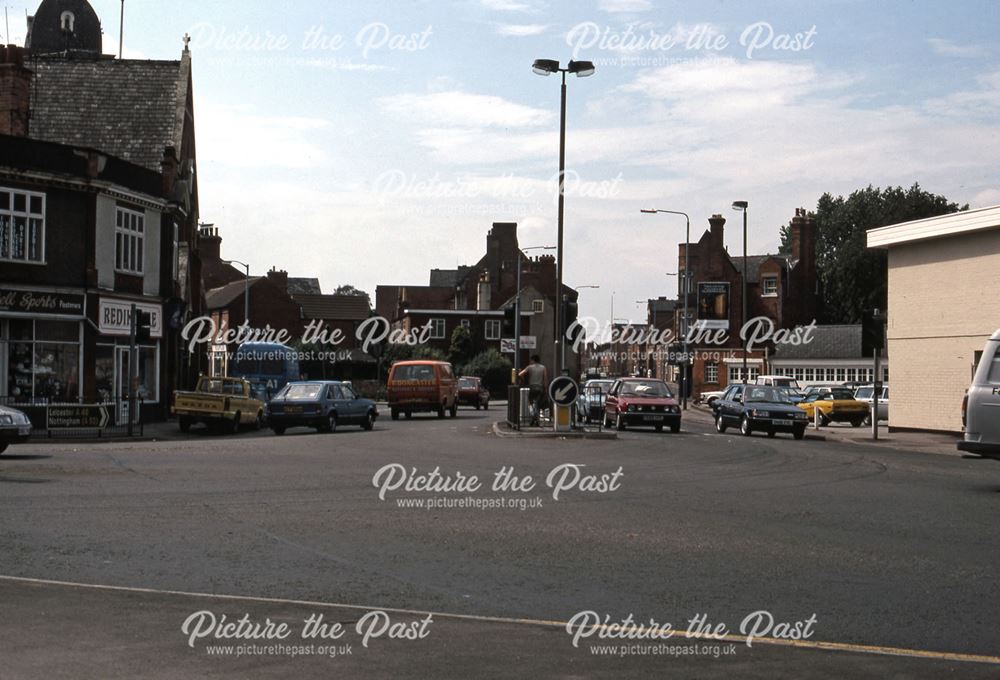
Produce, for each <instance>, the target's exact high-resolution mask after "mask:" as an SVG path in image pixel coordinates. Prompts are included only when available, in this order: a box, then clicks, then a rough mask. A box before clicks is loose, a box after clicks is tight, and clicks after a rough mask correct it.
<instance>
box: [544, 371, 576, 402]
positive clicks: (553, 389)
mask: <svg viewBox="0 0 1000 680" xmlns="http://www.w3.org/2000/svg"><path fill="white" fill-rule="evenodd" d="M579 394H580V386H579V385H577V384H576V381H574V380H573V379H572V378H570V377H569V376H565V375H561V376H559V377H558V378H556V379H555V380H553V381H552V384H551V385H549V396H550V397H551V398H552V403H554V404H558V405H559V406H569V405H570V404H572V403H573V402H574V401H576V398H577V396H579Z"/></svg>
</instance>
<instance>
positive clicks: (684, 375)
mask: <svg viewBox="0 0 1000 680" xmlns="http://www.w3.org/2000/svg"><path fill="white" fill-rule="evenodd" d="M640 212H643V213H646V214H656V213H666V214H668V215H682V216H683V217H684V221H685V223H686V226H685V229H684V269H683V272H684V320H683V321H684V322H683V323H682V324H681V333H683V334H684V345H683V354H684V363H683V364H681V408H683V409H685V410H687V407H688V400H687V394H688V390H689V389H690V385H689V384H688V382H689V381H688V371H689V369H690V360H689V359H688V336H689V335H691V332H690V329H689V328H688V301H689V298H690V295H691V282H690V276H691V274H690V272H691V261H690V259H689V256H690V251H691V218H690V217H689V216H688V214H687V213H686V212H682V211H680V210H657V209H656V208H652V209H649V210H641V211H640ZM677 279H678V281H680V279H681V277H680V272H678V277H677Z"/></svg>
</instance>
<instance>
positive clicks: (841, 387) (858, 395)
mask: <svg viewBox="0 0 1000 680" xmlns="http://www.w3.org/2000/svg"><path fill="white" fill-rule="evenodd" d="M753 384H754V385H757V386H764V387H776V388H779V389H780V390H781V392H782V394H783V396H784V398H785V399H786V400H787V401H790V402H791V403H793V404H796V405H798V406H800V407H801V408H802V409H803V410H805V412H806V413H807V414H808V416H809V418H810V419H812V418H814V417H815V415H816V414H815V412H816V411H817V410H818V411H819V418H820V424H821V425H828V424H830V423H831V422H849V423H850V424H851V425H853V426H855V427H860V426H861V425H869V424H871V414H872V411H873V405H874V401H875V396H876V394H875V392H876V386H874V385H858V384H850V383H836V384H829V385H810V386H809V387H807V388H805V389H802V388H800V387H799V384H798V382H797V381H796V380H795V379H793V378H789V377H787V376H773V375H765V376H760V377H759V378H757V379H756V380H755V381H754V383H753ZM730 389H731V387H730ZM727 391H728V390H722V391H718V392H703V393H702V394H701V397H700V400H701V402H702V403H704V404H706V405H707V406H708V407H709V408H710V409H712V411H713V413H714V412H715V410H716V409H715V405H716V403H717V402H718V401H719V400H721V399H722V398H723V397H724V396H725V395H726V393H727ZM877 396H878V419H879V420H888V419H889V386H888V385H880V386H879V387H878V395H877Z"/></svg>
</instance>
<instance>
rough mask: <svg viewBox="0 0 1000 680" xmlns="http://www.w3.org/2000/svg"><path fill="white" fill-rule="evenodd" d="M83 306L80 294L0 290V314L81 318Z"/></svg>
mask: <svg viewBox="0 0 1000 680" xmlns="http://www.w3.org/2000/svg"><path fill="white" fill-rule="evenodd" d="M83 304H84V295H83V294H82V293H80V294H77V293H48V292H45V291H38V290H11V289H9V288H0V312H21V313H24V314H66V315H69V316H83Z"/></svg>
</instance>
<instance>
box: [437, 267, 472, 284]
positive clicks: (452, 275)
mask: <svg viewBox="0 0 1000 680" xmlns="http://www.w3.org/2000/svg"><path fill="white" fill-rule="evenodd" d="M471 269H472V267H459V268H458V269H432V270H431V281H430V285H431V286H435V287H443V286H447V287H449V288H454V287H455V286H457V285H458V282H459V281H461V280H463V279H464V278H465V277H466V276H467V275H468V274H469V271H470V270H471Z"/></svg>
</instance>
